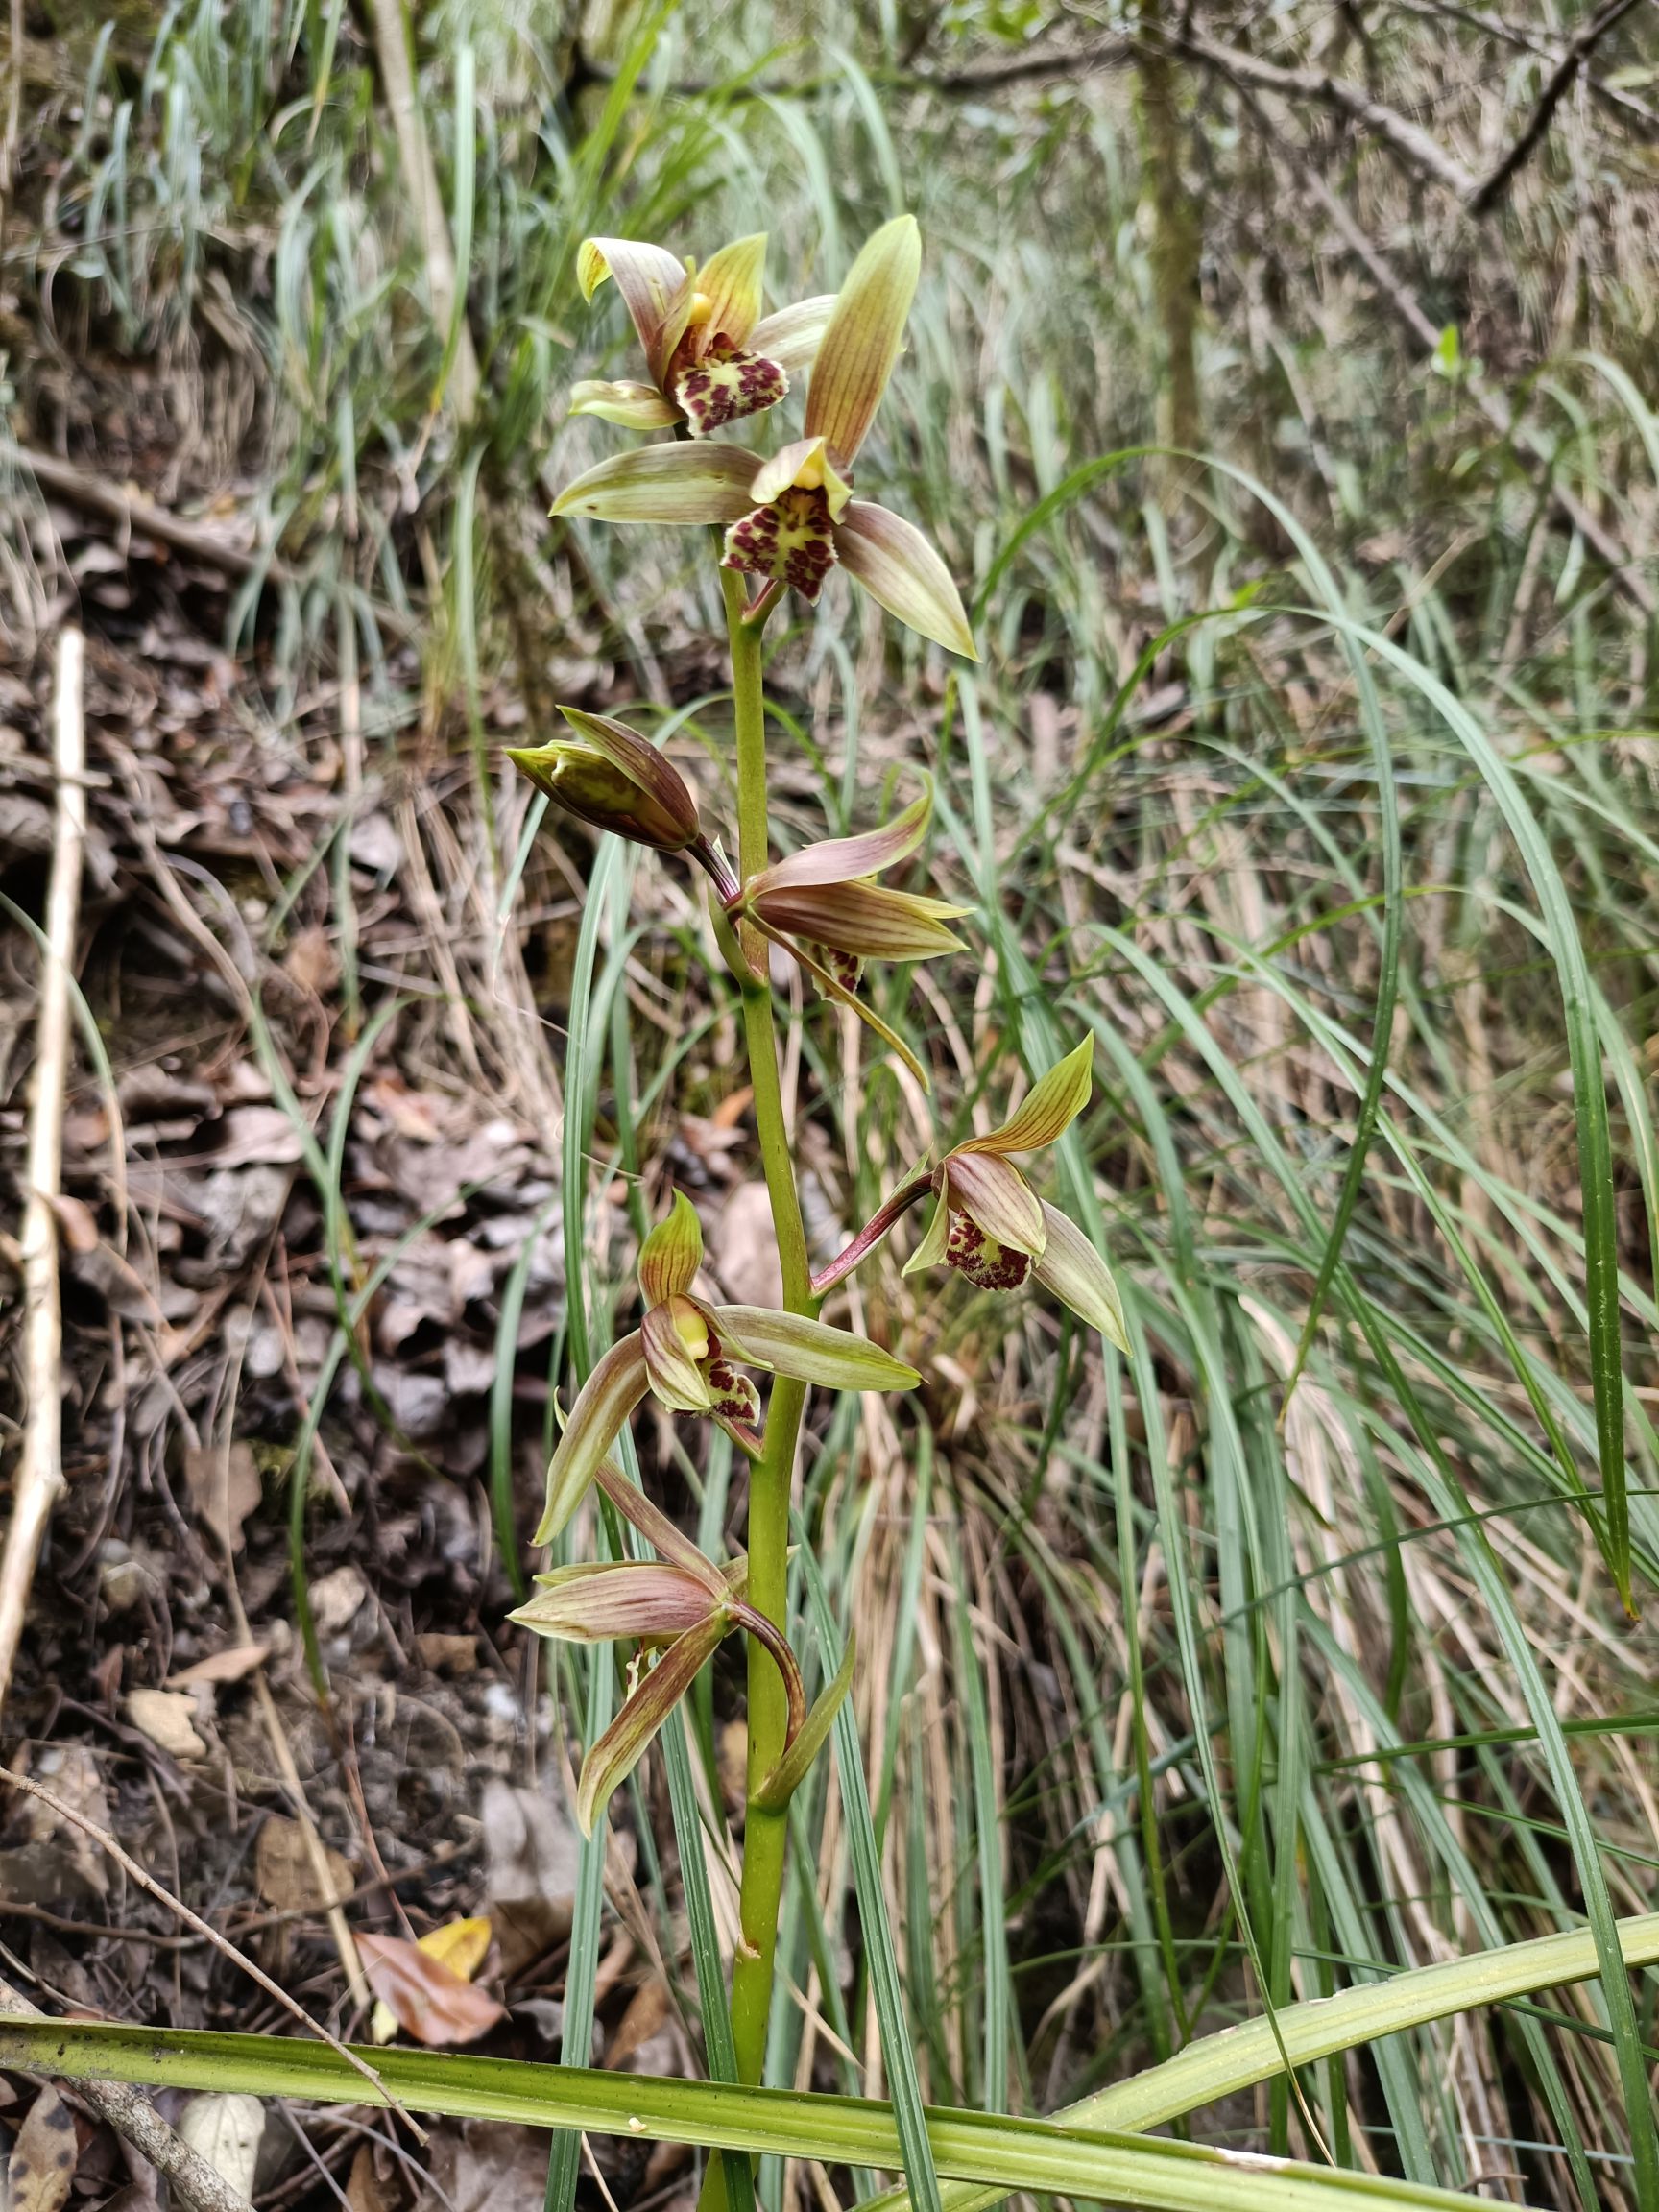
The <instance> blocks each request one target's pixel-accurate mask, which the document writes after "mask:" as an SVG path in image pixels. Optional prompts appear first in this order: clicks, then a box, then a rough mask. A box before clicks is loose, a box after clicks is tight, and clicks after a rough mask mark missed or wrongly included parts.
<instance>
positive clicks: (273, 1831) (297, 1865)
mask: <svg viewBox="0 0 1659 2212" xmlns="http://www.w3.org/2000/svg"><path fill="white" fill-rule="evenodd" d="M323 1857H324V1860H325V1863H326V1864H327V1868H328V1878H329V1881H330V1883H331V1884H332V1887H333V1894H332V1895H331V1896H328V1897H325V1896H323V1895H322V1893H321V1891H320V1889H319V1886H318V1881H317V1869H316V1866H315V1864H314V1863H313V1862H312V1857H311V1852H310V1850H309V1848H308V1847H307V1845H306V1841H305V1831H304V1830H303V1829H302V1828H301V1825H300V1823H299V1821H298V1820H290V1819H288V1818H287V1817H286V1816H285V1815H282V1814H280V1813H273V1814H272V1815H271V1816H270V1818H269V1819H268V1820H266V1822H265V1823H264V1825H263V1826H262V1827H261V1829H260V1831H259V1840H258V1842H257V1843H256V1844H255V1845H254V1847H253V1881H254V1884H255V1886H256V1887H257V1888H258V1891H259V1894H260V1896H261V1897H262V1898H263V1899H264V1901H265V1903H266V1904H267V1905H269V1906H271V1907H273V1908H274V1909H275V1910H276V1911H278V1912H315V1911H320V1910H321V1909H323V1908H324V1907H326V1906H329V1905H337V1904H339V1903H340V1901H341V1899H342V1898H344V1897H349V1895H350V1894H351V1889H352V1887H353V1884H354V1881H355V1877H354V1875H353V1874H352V1871H351V1868H350V1865H349V1863H348V1862H347V1861H346V1860H344V1859H342V1858H341V1856H340V1854H339V1852H338V1851H330V1850H329V1848H328V1846H327V1845H326V1844H324V1846H323Z"/></svg>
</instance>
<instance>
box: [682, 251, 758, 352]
mask: <svg viewBox="0 0 1659 2212" xmlns="http://www.w3.org/2000/svg"><path fill="white" fill-rule="evenodd" d="M765 266H766V233H765V231H764V230H757V231H756V232H755V233H754V235H753V236H752V237H748V238H734V239H733V241H732V243H731V245H730V246H722V247H721V249H720V251H719V252H718V253H714V254H711V255H710V256H709V259H708V260H707V261H706V262H705V263H704V264H703V266H702V268H701V269H698V270H696V271H694V272H693V275H692V277H691V320H692V322H693V323H701V324H705V325H707V326H708V328H709V330H710V331H715V330H717V331H718V332H719V333H720V335H721V336H722V337H724V338H730V339H731V341H732V343H733V346H747V345H748V343H749V335H750V332H751V331H752V330H753V329H754V327H755V325H756V324H757V322H758V321H759V320H760V278H761V273H762V272H763V270H764V269H765Z"/></svg>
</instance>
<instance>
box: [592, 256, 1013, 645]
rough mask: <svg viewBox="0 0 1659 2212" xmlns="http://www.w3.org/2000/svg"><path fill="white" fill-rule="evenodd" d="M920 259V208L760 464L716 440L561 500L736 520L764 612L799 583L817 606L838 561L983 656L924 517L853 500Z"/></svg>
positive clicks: (738, 542) (852, 281)
mask: <svg viewBox="0 0 1659 2212" xmlns="http://www.w3.org/2000/svg"><path fill="white" fill-rule="evenodd" d="M921 266H922V241H921V235H920V233H919V232H918V230H917V228H916V219H915V217H914V216H913V215H899V216H895V218H894V219H893V221H892V222H891V223H886V224H883V225H882V227H881V228H880V229H879V230H878V231H877V233H876V235H875V236H874V237H873V238H871V239H869V240H867V241H866V243H865V245H864V248H863V251H862V252H860V253H859V255H858V258H857V259H856V260H855V261H854V264H853V267H852V268H851V270H850V271H849V272H848V276H847V281H846V283H845V284H844V285H843V286H842V287H841V290H840V292H839V293H838V294H837V295H836V299H835V304H834V311H833V313H832V314H831V315H830V317H829V325H828V327H827V328H826V329H825V331H824V334H823V337H822V340H821V341H820V343H819V347H818V356H817V360H816V362H815V364H814V366H813V370H812V382H811V386H810V388H809V390H808V391H807V395H806V421H805V437H804V438H801V439H799V440H797V441H796V443H795V444H794V445H785V446H784V447H783V449H782V450H781V452H780V453H777V454H775V455H774V456H773V458H772V459H771V460H770V461H766V462H762V463H760V464H759V465H758V466H757V463H756V460H755V456H754V455H753V454H752V453H744V452H741V451H739V449H738V448H737V447H736V446H734V445H721V444H720V443H719V442H718V441H717V440H716V441H714V442H712V443H709V444H706V445H685V444H680V445H647V446H643V447H641V448H640V449H639V450H638V451H637V452H633V453H619V454H617V455H615V456H614V457H613V459H611V460H609V461H601V462H600V463H599V465H598V467H597V468H594V469H589V470H587V472H586V473H585V474H584V475H581V476H579V477H577V479H576V481H575V482H574V483H573V484H569V485H567V486H566V487H565V490H564V491H563V492H562V493H560V494H559V497H558V498H557V499H556V500H555V501H554V503H553V512H554V514H555V515H586V516H588V517H590V518H591V519H592V520H594V521H598V522H668V523H686V524H690V523H699V522H703V523H708V522H719V523H725V524H726V525H727V531H726V551H725V557H724V560H725V565H726V566H727V567H728V568H736V569H742V570H745V571H747V572H748V573H749V574H751V575H756V576H760V577H763V578H765V579H766V585H765V589H763V590H762V591H761V593H760V596H759V598H757V600H756V601H755V608H756V610H758V609H759V608H760V607H761V606H762V605H769V604H770V603H771V600H772V598H773V597H774V596H775V595H776V593H777V592H778V591H779V590H781V589H794V590H797V591H799V592H800V593H801V595H802V596H803V598H805V599H806V600H808V601H811V600H815V599H816V598H817V597H818V594H819V592H820V591H821V590H822V589H823V587H824V582H825V579H826V578H827V577H828V575H829V571H830V569H831V568H833V567H835V566H837V565H840V566H841V567H844V568H846V569H847V570H848V572H849V573H850V574H851V575H853V576H854V577H856V578H857V580H858V582H859V583H860V584H862V585H863V587H864V589H866V590H867V591H868V592H869V593H870V594H871V596H872V598H874V599H876V600H878V602H879V603H880V604H881V606H883V607H885V608H886V610H887V612H888V613H889V614H893V615H896V616H897V617H898V619H899V620H900V621H901V622H903V623H907V624H908V626H909V627H910V628H911V629H912V630H916V631H919V632H920V633H921V635H922V636H923V637H931V638H933V639H934V640H935V641H936V642H937V643H938V644H941V645H945V646H948V647H949V648H950V651H951V652H952V653H960V654H962V655H964V656H965V657H966V658H967V659H968V660H970V661H973V660H977V658H978V655H977V653H976V652H975V650H974V635H973V632H972V631H971V630H970V629H969V627H968V616H967V614H966V613H965V612H964V610H963V606H962V600H961V596H960V594H959V593H958V591H957V589H956V586H955V584H954V583H953V582H952V581H951V577H950V570H949V569H948V568H947V567H946V565H945V564H944V562H943V561H942V560H941V559H940V558H939V555H938V554H937V553H936V552H935V551H934V549H933V547H932V546H931V545H930V544H929V543H928V542H927V541H926V538H924V537H923V535H922V533H921V531H920V530H918V529H917V528H916V526H915V524H914V523H912V522H906V521H905V520H904V519H903V517H902V516H898V515H894V514H892V513H890V512H889V510H888V509H887V508H885V507H878V506H875V505H874V504H873V503H872V502H871V501H869V500H867V499H854V496H853V464H854V461H855V460H856V459H857V456H858V449H859V447H860V446H861V445H863V443H864V440H865V438H866V436H867V435H868V433H869V429H870V425H871V423H872V422H873V421H875V418H876V410H877V408H878V405H879V404H880V400H881V395H882V394H883V392H885V390H886V389H887V380H888V378H889V377H890V376H891V375H892V373H893V364H894V362H895V361H896V360H897V359H898V357H899V349H900V346H901V344H902V338H903V331H904V321H905V318H906V316H907V315H908V314H909V312H910V302H911V300H912V299H913V298H914V296H915V292H916V279H917V276H918V275H919V273H920V270H921Z"/></svg>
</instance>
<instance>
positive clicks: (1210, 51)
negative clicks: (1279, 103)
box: [1176, 31, 1476, 202]
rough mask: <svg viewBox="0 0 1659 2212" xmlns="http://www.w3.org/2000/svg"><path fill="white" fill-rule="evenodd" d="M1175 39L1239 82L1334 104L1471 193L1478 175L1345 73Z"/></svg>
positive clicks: (1195, 38)
mask: <svg viewBox="0 0 1659 2212" xmlns="http://www.w3.org/2000/svg"><path fill="white" fill-rule="evenodd" d="M1176 43H1177V44H1178V45H1179V46H1180V48H1181V50H1182V51H1183V53H1187V54H1190V55H1191V56H1192V57H1193V59H1194V60H1199V61H1203V62H1205V63H1206V64H1207V65H1208V66H1209V67H1210V68H1212V69H1216V70H1219V71H1220V72H1221V74H1222V75H1223V76H1225V77H1230V78H1231V79H1232V80H1233V82H1234V83H1235V84H1238V85H1240V86H1244V85H1248V86H1250V87H1251V88H1252V89H1253V90H1255V91H1258V92H1271V93H1273V94H1274V95H1275V96H1276V97H1278V98H1279V99H1293V100H1315V101H1317V102H1318V103H1319V104H1320V106H1321V107H1325V108H1335V109H1336V111H1337V112H1338V113H1339V114H1342V115H1346V116H1347V117H1348V118H1349V120H1350V121H1351V122H1354V123H1358V124H1360V125H1362V126H1363V127H1364V128H1365V129H1366V130H1367V131H1369V132H1372V134H1373V135H1374V136H1375V137H1378V138H1381V139H1382V140H1383V144H1384V145H1386V146H1388V147H1390V148H1392V150H1393V151H1394V153H1396V154H1397V155H1398V156H1400V158H1401V159H1402V160H1403V161H1404V162H1405V163H1406V164H1407V167H1408V168H1411V169H1414V170H1416V172H1417V173H1418V175H1419V176H1422V177H1427V178H1428V179H1429V180H1431V182H1432V183H1435V184H1440V185H1443V186H1444V187H1445V189H1446V190H1447V191H1448V192H1452V193H1455V195H1456V197H1457V198H1458V199H1459V200H1462V201H1464V202H1467V201H1468V200H1469V199H1470V198H1471V197H1472V195H1473V194H1474V192H1475V189H1476V180H1475V179H1474V178H1473V177H1472V176H1471V175H1470V174H1469V172H1468V170H1467V169H1465V168H1464V166H1463V164H1462V162H1461V161H1459V160H1457V159H1456V158H1455V156H1453V155H1451V154H1448V153H1447V151H1446V149H1445V147H1444V146H1442V145H1441V144H1440V143H1439V142H1438V140H1437V139H1434V138H1431V136H1430V134H1429V132H1427V131H1424V130H1422V129H1421V128H1420V127H1419V126H1418V125H1417V124H1415V123H1413V122H1412V121H1411V119H1410V117H1409V116H1407V115H1402V114H1401V113H1400V112H1399V110H1398V109H1397V108H1390V107H1388V106H1387V105H1386V104H1385V103H1384V102H1383V101H1381V100H1377V99H1373V97H1372V96H1371V94H1370V93H1369V92H1367V91H1366V89H1365V87H1364V86H1363V85H1362V84H1349V83H1348V81H1347V80H1346V79H1345V78H1342V77H1332V76H1329V75H1327V73H1326V72H1325V71H1324V70H1323V69H1283V68H1281V67H1280V66H1279V64H1278V63H1277V62H1276V61H1263V60H1261V58H1260V57H1259V56H1258V55H1255V54H1246V53H1243V52H1241V51H1240V50H1239V49H1238V48H1237V47H1233V46H1222V45H1218V44H1217V43H1216V41H1215V40H1214V38H1206V37H1205V36H1203V35H1202V34H1201V33H1199V32H1196V31H1190V32H1187V33H1186V34H1185V35H1183V36H1179V37H1178V38H1177V40H1176Z"/></svg>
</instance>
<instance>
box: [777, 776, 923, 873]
mask: <svg viewBox="0 0 1659 2212" xmlns="http://www.w3.org/2000/svg"><path fill="white" fill-rule="evenodd" d="M932 811H933V781H932V778H931V777H929V778H928V779H927V780H926V789H925V790H924V791H923V793H922V796H921V797H920V798H919V799H913V800H912V801H911V802H910V804H909V805H908V806H906V807H905V809H904V811H903V813H902V814H895V815H894V817H893V819H892V821H891V822H888V823H886V824H884V825H883V827H882V828H881V829H867V830H864V831H862V832H860V834H859V835H858V836H856V837H824V838H820V840H819V841H818V843H817V844H816V845H803V846H802V848H801V850H800V851H799V852H798V853H791V854H787V855H786V856H785V857H784V858H783V859H781V860H775V861H774V862H773V863H772V865H771V867H769V868H763V869H761V871H760V873H759V875H758V876H755V877H752V878H750V884H749V888H750V891H751V893H752V894H753V893H756V892H760V891H773V890H778V891H781V890H783V889H785V888H790V889H793V888H795V887H797V886H799V885H801V884H805V883H855V882H857V881H858V880H859V879H860V878H863V877H865V876H878V875H879V874H880V873H881V871H882V870H883V869H884V868H892V867H895V866H897V864H898V863H899V862H900V861H901V860H908V859H909V857H910V855H911V854H912V853H914V852H915V850H916V848H917V847H918V846H919V845H920V844H921V842H922V840H923V838H924V837H926V834H927V823H928V818H929V817H930V815H931V814H932Z"/></svg>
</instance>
